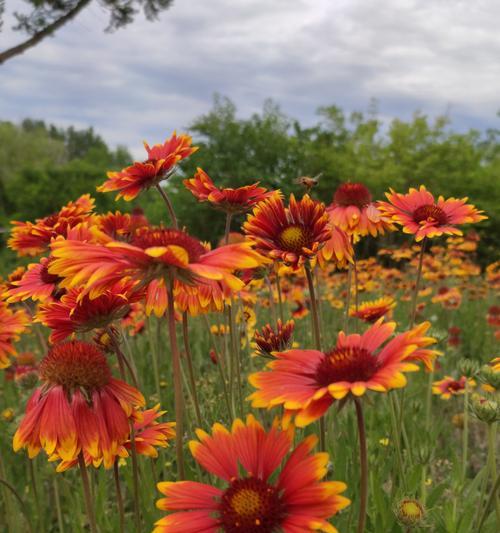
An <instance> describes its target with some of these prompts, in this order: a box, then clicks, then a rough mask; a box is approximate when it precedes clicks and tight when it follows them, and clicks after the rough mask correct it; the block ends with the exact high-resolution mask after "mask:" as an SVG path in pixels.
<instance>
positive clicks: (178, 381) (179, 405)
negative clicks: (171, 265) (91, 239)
mask: <svg viewBox="0 0 500 533" xmlns="http://www.w3.org/2000/svg"><path fill="white" fill-rule="evenodd" d="M167 318H168V332H169V337H170V350H171V352H172V369H173V381H174V401H175V451H176V454H177V474H178V478H179V481H180V480H183V479H184V477H185V472H184V453H183V449H182V437H183V435H184V396H183V394H182V375H181V358H180V354H179V348H178V346H177V334H176V331H175V308H174V278H173V276H172V275H171V276H170V286H169V291H168V317H167Z"/></svg>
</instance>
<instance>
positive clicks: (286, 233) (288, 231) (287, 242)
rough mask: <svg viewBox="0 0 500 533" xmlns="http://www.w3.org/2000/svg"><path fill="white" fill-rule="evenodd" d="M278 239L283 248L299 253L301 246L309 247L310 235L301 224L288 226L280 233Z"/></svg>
mask: <svg viewBox="0 0 500 533" xmlns="http://www.w3.org/2000/svg"><path fill="white" fill-rule="evenodd" d="M278 240H279V243H280V246H281V247H282V248H283V249H284V250H286V251H288V252H293V253H296V254H301V253H302V248H309V246H308V245H309V241H310V237H309V234H308V232H307V231H306V230H305V229H304V228H302V227H301V226H288V227H287V228H285V229H284V230H283V231H282V232H281V233H280V236H279V238H278Z"/></svg>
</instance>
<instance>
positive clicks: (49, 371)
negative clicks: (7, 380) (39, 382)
mask: <svg viewBox="0 0 500 533" xmlns="http://www.w3.org/2000/svg"><path fill="white" fill-rule="evenodd" d="M40 376H41V378H42V379H43V380H45V381H48V382H49V383H52V384H55V385H62V386H63V387H64V388H65V389H66V391H68V392H71V391H72V390H75V389H78V388H82V389H85V390H86V391H93V390H95V389H100V388H102V387H104V386H105V385H107V384H108V383H109V381H110V379H111V371H110V369H109V366H108V362H107V361H106V356H105V355H104V353H103V352H102V351H101V350H100V349H99V348H98V347H97V346H94V345H93V344H89V343H87V342H80V341H71V342H64V343H61V344H57V345H56V346H54V347H53V348H52V349H51V350H50V351H49V353H48V354H47V356H46V357H45V358H44V359H43V360H42V362H41V363H40Z"/></svg>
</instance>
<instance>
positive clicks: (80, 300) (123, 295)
mask: <svg viewBox="0 0 500 533" xmlns="http://www.w3.org/2000/svg"><path fill="white" fill-rule="evenodd" d="M133 285H134V284H133V283H131V282H122V283H118V284H117V285H115V286H114V287H112V288H111V289H110V290H106V291H104V292H103V293H102V294H100V295H99V296H97V297H96V298H94V299H93V300H90V298H89V295H88V294H83V289H81V288H80V289H70V290H69V291H68V292H67V293H66V294H65V295H64V296H62V297H61V299H60V300H59V301H54V302H47V303H45V304H41V305H40V307H39V309H38V312H37V314H36V318H35V322H41V323H42V324H43V325H44V326H47V327H49V328H51V329H52V332H51V334H50V337H49V340H50V342H51V343H56V342H60V341H63V340H64V339H66V338H67V337H69V336H70V335H74V334H75V333H84V332H87V331H92V330H94V329H97V328H104V327H106V326H109V325H110V324H111V323H112V322H114V321H115V320H119V319H120V318H123V317H125V316H126V315H127V314H128V313H129V311H130V309H131V307H130V305H131V304H132V303H133V302H135V301H137V300H138V299H140V298H142V296H143V293H142V292H138V291H134V290H133V289H134V287H133Z"/></svg>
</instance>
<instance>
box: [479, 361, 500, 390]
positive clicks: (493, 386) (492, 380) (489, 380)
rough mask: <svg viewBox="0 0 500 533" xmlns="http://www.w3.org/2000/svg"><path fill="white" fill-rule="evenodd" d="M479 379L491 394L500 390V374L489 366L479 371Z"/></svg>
mask: <svg viewBox="0 0 500 533" xmlns="http://www.w3.org/2000/svg"><path fill="white" fill-rule="evenodd" d="M479 379H480V380H481V381H482V382H483V383H484V384H485V385H487V386H488V391H489V392H494V391H497V390H499V389H500V372H498V371H495V369H494V368H493V367H491V366H489V365H484V366H483V367H482V368H481V370H480V371H479Z"/></svg>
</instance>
